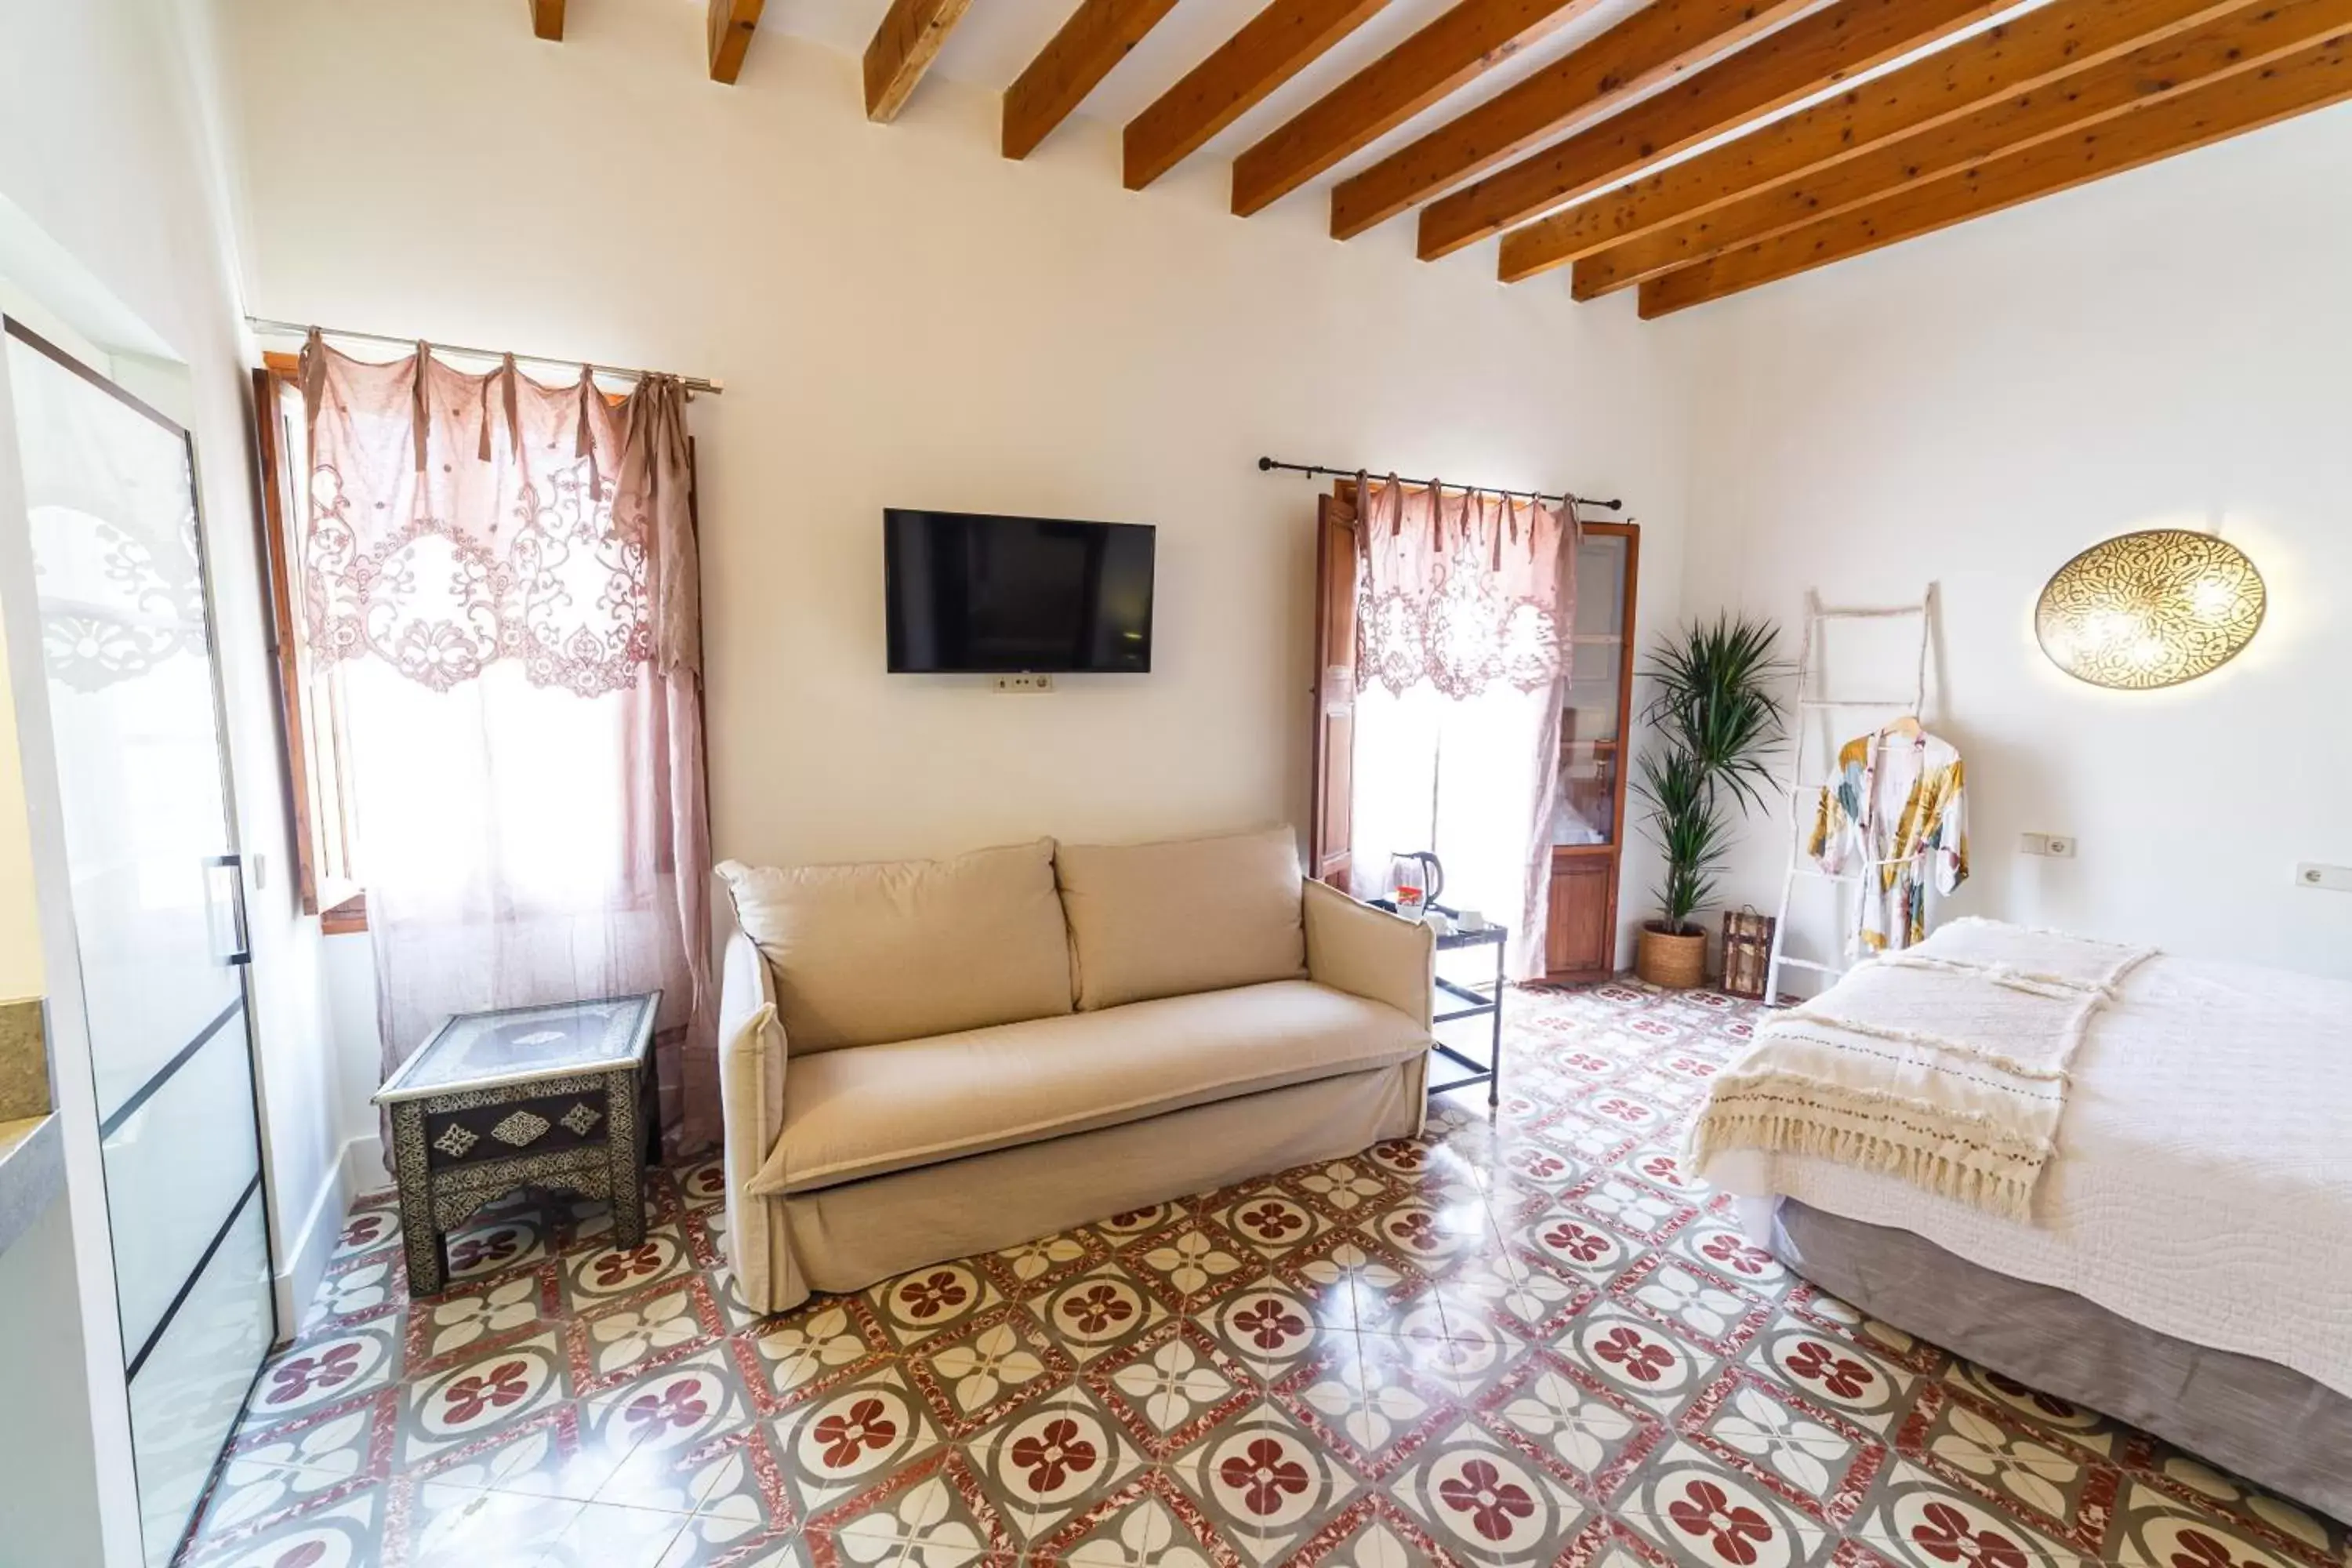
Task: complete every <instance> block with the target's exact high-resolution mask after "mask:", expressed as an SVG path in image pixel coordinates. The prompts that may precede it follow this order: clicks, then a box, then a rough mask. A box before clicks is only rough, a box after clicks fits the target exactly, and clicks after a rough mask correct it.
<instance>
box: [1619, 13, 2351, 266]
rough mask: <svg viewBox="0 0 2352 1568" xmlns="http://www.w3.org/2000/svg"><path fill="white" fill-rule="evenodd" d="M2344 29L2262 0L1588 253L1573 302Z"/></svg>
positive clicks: (2341, 23)
mask: <svg viewBox="0 0 2352 1568" xmlns="http://www.w3.org/2000/svg"><path fill="white" fill-rule="evenodd" d="M2028 19H2031V18H2030V17H2029V18H2028ZM2347 30H2352V0H2284V4H2270V3H2268V0H2264V3H2263V4H2262V5H2252V6H2247V7H2243V8H2241V9H2239V10H2237V11H2236V12H2234V13H2231V14H2230V15H2228V16H2222V17H2221V18H2220V19H2219V20H2216V21H2212V22H2209V23H2207V24H2206V25H2205V26H2201V27H2198V28H2195V29H2193V30H2192V31H2189V32H2187V33H2183V34H2179V35H2178V36H2176V37H2170V38H2167V39H2165V40H2164V41H2162V42H2160V43H2156V44H2150V45H2148V46H2147V47H2144V48H2138V49H2134V50H2132V51H2131V52H2130V53H2128V54H2126V55H2123V56H2120V57H2116V58H2109V59H2107V60H2105V61H2104V62H2102V63H2099V64H2096V65H2094V66H2092V67H2091V68H2089V69H2086V70H2083V71H2077V72H2074V73H2071V74H2069V75H2067V76H2064V77H2062V78H2060V79H2056V80H2054V81H2051V82H2047V83H2045V84H2043V85H2042V86H2040V87H2037V88H2035V89H2032V90H2031V91H2028V92H2024V93H2021V94H2017V95H2015V96H2012V97H2009V98H2004V99H2000V100H1995V101H1994V102H1992V103H1990V104H1988V105H1986V106H1984V107H1982V108H1980V109H1979V110H1977V111H1976V112H1974V113H1972V114H1968V115H1964V116H1961V117H1960V118H1958V119H1957V120H1952V121H1943V122H1939V123H1937V124H1936V125H1933V126H1931V127H1929V128H1928V129H1927V130H1926V131H1923V132H1919V133H1918V134H1916V135H1913V136H1906V137H1904V138H1902V139H1900V140H1898V141H1894V142H1887V143H1885V145H1883V146H1879V147H1876V148H1874V149H1873V150H1872V151H1870V152H1867V153H1863V154H1862V155H1860V156H1858V157H1854V158H1850V159H1845V160H1842V161H1840V162H1838V163H1832V164H1829V165H1827V166H1825V167H1822V168H1820V169H1817V170H1815V171H1814V172H1813V173H1811V174H1808V175H1807V176H1805V177H1804V178H1803V179H1801V180H1798V181H1796V182H1794V183H1792V184H1782V185H1777V186H1773V187H1770V188H1768V189H1765V190H1760V191H1756V192H1753V193H1751V194H1749V195H1746V196H1743V197H1741V198H1739V199H1738V200H1737V201H1734V202H1731V203H1729V204H1727V205H1723V206H1719V207H1717V208H1715V209H1713V210H1712V211H1709V212H1707V213H1706V214H1704V215H1702V216H1698V217H1695V218H1692V219H1690V220H1688V221H1687V222H1685V223H1680V224H1675V225H1672V226H1668V227H1666V228H1663V229H1659V230H1656V231H1654V232H1652V233H1649V234H1645V235H1643V236H1642V237H1639V238H1636V239H1631V240H1628V241H1626V242H1624V243H1623V244H1622V245H1614V246H1611V247H1609V248H1607V249H1605V250H1600V251H1596V252H1594V253H1593V254H1591V255H1590V256H1587V257H1584V258H1581V259H1580V260H1579V261H1578V262H1577V263H1576V289H1575V291H1576V297H1577V298H1578V299H1580V300H1590V299H1592V298H1595V297H1596V296H1599V295H1601V294H1605V293H1608V292H1611V291H1612V290H1613V289H1624V288H1629V287H1631V286H1632V285H1633V284H1636V283H1639V282H1642V281H1643V280H1644V279H1650V278H1654V277H1657V276H1658V275H1660V274H1661V273H1665V272H1670V271H1673V270H1674V269H1675V268H1678V267H1686V266H1689V265H1691V264H1692V263H1693V262H1697V261H1704V260H1706V259H1707V258H1710V257H1713V256H1718V255H1721V254H1722V253H1723V252H1725V251H1727V250H1731V249H1734V248H1736V247H1738V246H1741V245H1745V244H1749V243H1752V242H1754V241H1757V240H1760V239H1769V238H1771V237H1773V236H1775V235H1779V234H1785V233H1787V232H1789V231H1790V230H1791V229H1796V228H1801V227H1803V226H1805V225H1807V224H1810V223H1814V222H1818V221H1819V220H1821V219H1822V218H1827V217H1833V216H1837V215H1838V214H1840V213H1844V212H1851V211H1853V209H1855V208H1857V207H1860V206H1863V205H1866V204H1867V203H1869V202H1872V201H1874V200H1876V199H1878V198H1879V197H1881V196H1884V195H1886V194H1887V193H1889V192H1890V191H1895V190H1900V189H1901V188H1903V187H1904V186H1905V185H1906V184H1915V183H1916V182H1919V181H1923V180H1932V179H1935V178H1937V177H1938V176H1940V175H1943V174H1952V173H1954V172H1956V171H1958V170H1960V169H1963V168H1966V167H1968V166H1969V164H1971V163H1981V162H1983V161H1984V160H1986V159H1988V158H1995V157H1999V156H2001V155H2002V154H2004V153H2013V152H2016V151H2019V150H2020V149H2022V148H2025V147H2030V146H2032V145H2034V144H2035V143H2037V142H2047V141H2050V140H2052V139H2053V138H2055V137H2060V136H2063V135H2065V134H2067V133H2068V132H2074V131H2079V130H2084V129H2087V128H2088V127H2090V126H2093V125H2095V124H2098V123H2099V122H2100V121H2106V120H2112V119H2114V118H2116V116H2118V115H2122V114H2127V113H2129V112H2131V111H2132V110H2136V109H2137V108H2139V107H2141V106H2142V105H2144V104H2148V103H2154V102H2158V101H2160V100H2164V99H2167V98H2173V97H2177V96H2179V94H2181V93H2183V92H2187V91H2189V90H2190V89H2194V88H2196V87H2199V86H2201V85H2203V84H2204V83H2207V82H2210V81H2216V80H2219V79H2221V78H2223V77H2229V76H2235V75H2237V74H2239V73H2240V72H2242V71H2249V70H2254V69H2257V68H2260V67H2263V66H2265V65H2268V64H2270V63H2271V62H2272V61H2273V60H2276V59H2280V58H2284V57H2285V56H2287V55H2290V54H2293V53H2294V52H2295V51H2296V50H2298V49H2303V48H2306V47H2310V46H2311V45H2313V44H2315V43H2316V42H2318V41H2320V40H2322V39H2324V38H2326V37H2333V36H2334V35H2336V34H2337V33H2340V32H2344V31H2347Z"/></svg>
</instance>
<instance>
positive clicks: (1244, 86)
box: [1126, 0, 1389, 191]
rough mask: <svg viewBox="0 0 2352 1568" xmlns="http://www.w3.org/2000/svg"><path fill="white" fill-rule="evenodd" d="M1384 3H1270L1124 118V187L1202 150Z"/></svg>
mask: <svg viewBox="0 0 2352 1568" xmlns="http://www.w3.org/2000/svg"><path fill="white" fill-rule="evenodd" d="M1388 3H1389V0H1274V4H1273V5H1268V6H1267V7H1266V8H1265V10H1263V11H1260V12H1259V13H1258V14H1257V15H1256V16H1253V17H1251V18H1250V19H1249V20H1248V21H1247V22H1245V23H1244V24H1243V26H1242V28H1241V30H1240V31H1239V32H1237V33H1235V34H1234V36H1233V37H1230V38H1228V39H1226V40H1225V42H1224V44H1223V46H1222V47H1219V48H1218V49H1217V50H1216V51H1215V52H1214V53H1213V54H1212V55H1210V56H1209V58H1207V59H1204V60H1202V62H1201V63H1200V64H1199V65H1197V66H1194V67H1193V68H1192V69H1191V70H1189V71H1187V72H1185V73H1184V79H1182V80H1181V81H1180V82H1178V83H1177V84H1176V85H1175V86H1174V87H1171V88H1170V89H1168V90H1167V91H1166V92H1164V93H1161V94H1160V98H1159V100H1158V101H1157V102H1155V103H1153V104H1152V105H1151V107H1150V108H1149V109H1147V110H1144V111H1143V112H1142V113H1140V114H1139V115H1137V116H1136V117H1135V118H1134V119H1133V120H1130V121H1128V122H1127V139H1126V164H1127V167H1126V183H1127V188H1128V189H1129V190H1130V191H1139V190H1141V189H1143V187H1144V186H1146V185H1148V184H1150V183H1151V182H1152V181H1154V180H1156V179H1158V178H1159V177H1160V175H1162V174H1166V173H1167V172H1168V171H1169V170H1171V169H1172V168H1174V167H1175V166H1176V165H1177V164H1179V163H1182V162H1183V161H1184V160H1185V159H1187V158H1189V157H1191V156H1192V154H1193V153H1197V152H1199V151H1200V150H1201V147H1202V143H1204V142H1207V141H1208V140H1209V139H1210V138H1211V137H1213V136H1214V135H1215V134H1216V133H1217V132H1220V131H1223V129H1224V128H1225V127H1226V126H1228V125H1231V124H1232V123H1233V122H1234V121H1236V120H1239V119H1240V118H1241V117H1242V116H1243V115H1244V114H1246V113H1247V112H1249V110H1251V109H1253V108H1255V106H1256V105H1257V104H1258V103H1260V102H1261V101H1263V100H1265V96H1266V94H1268V93H1270V92H1272V91H1273V90H1274V89H1276V88H1278V87H1280V86H1281V85H1282V84H1283V83H1284V82H1286V81H1288V80H1289V79H1291V78H1292V77H1294V76H1297V74H1298V73H1299V72H1300V71H1301V70H1304V69H1305V68H1307V66H1308V65H1309V64H1311V63H1312V62H1313V61H1315V60H1317V59H1318V58H1321V57H1322V55H1323V52H1324V51H1325V50H1327V49H1328V48H1329V47H1331V46H1332V45H1334V44H1336V43H1338V42H1339V40H1340V39H1342V38H1344V37H1347V36H1348V35H1349V34H1350V33H1352V32H1354V31H1355V30H1356V29H1357V28H1358V27H1360V26H1363V25H1364V23H1365V22H1367V21H1369V20H1370V18H1371V16H1372V15H1373V14H1374V13H1375V12H1377V11H1379V10H1380V8H1381V6H1383V5H1387V4H1388Z"/></svg>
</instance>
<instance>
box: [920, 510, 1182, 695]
mask: <svg viewBox="0 0 2352 1568" xmlns="http://www.w3.org/2000/svg"><path fill="white" fill-rule="evenodd" d="M1151 553H1152V530H1151V528H1150V525H1149V524H1145V523H1133V522H1065V521H1057V520H1055V519H1052V518H1043V517H994V516H990V515H987V514H984V513H980V512H965V511H913V510H906V509H904V508H899V507H891V508H888V509H887V510H884V512H883V513H882V578H883V589H884V593H885V594H886V595H887V599H888V620H889V640H890V669H891V672H892V673H893V674H948V673H981V674H1018V673H1022V672H1024V671H1031V670H1055V671H1080V670H1089V671H1108V672H1114V673H1119V674H1141V673H1143V672H1145V671H1148V670H1149V669H1150V668H1151Z"/></svg>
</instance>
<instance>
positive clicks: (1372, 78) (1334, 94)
mask: <svg viewBox="0 0 2352 1568" xmlns="http://www.w3.org/2000/svg"><path fill="white" fill-rule="evenodd" d="M1592 4H1594V0H1461V3H1460V4H1459V5H1455V6H1454V8H1453V9H1452V10H1450V11H1447V12H1446V13H1444V15H1443V16H1439V17H1438V18H1437V19H1436V20H1434V21H1433V22H1431V23H1430V24H1429V25H1428V26H1425V27H1423V28H1422V29H1421V31H1419V32H1417V33H1415V34H1413V35H1412V37H1409V38H1407V39H1405V40H1404V42H1402V43H1401V44H1399V45H1398V46H1397V47H1395V48H1392V49H1391V50H1390V51H1389V52H1388V53H1387V54H1384V55H1382V56H1381V58H1379V59H1376V60H1374V61H1373V62H1372V63H1371V64H1370V65H1368V66H1366V67H1365V68H1363V69H1362V70H1360V71H1358V72H1357V73H1356V74H1355V75H1354V76H1351V77H1349V79H1347V80H1346V81H1343V82H1341V83H1340V84H1339V86H1338V87H1335V88H1333V89H1331V90H1330V91H1329V92H1328V93H1326V94H1324V95H1323V96H1322V97H1321V98H1319V99H1318V100H1316V101H1315V102H1313V103H1311V104H1308V105H1307V107H1306V108H1305V109H1303V110H1299V111H1298V113H1297V114H1296V115H1294V116H1292V117H1291V119H1290V120H1289V121H1286V122H1285V123H1284V124H1282V125H1280V126H1277V127H1276V128H1275V129H1274V130H1273V131H1272V132H1268V133H1267V134H1266V136H1265V139H1264V140H1262V141H1260V142H1258V144H1257V145H1256V146H1255V147H1252V148H1251V149H1250V150H1249V151H1248V152H1246V153H1243V154H1242V155H1241V156H1240V157H1238V158H1236V159H1234V214H1235V215H1236V216H1242V217H1247V216H1249V215H1250V214H1252V213H1254V212H1258V211H1260V210H1262V209H1264V208H1265V207H1266V206H1268V205H1271V204H1273V203H1274V202H1276V201H1278V200H1279V199H1281V198H1282V197H1284V196H1286V195H1289V194H1290V193H1291V192H1293V191H1295V190H1297V188H1298V187H1299V186H1301V185H1303V184H1306V183H1307V181H1309V180H1311V179H1313V178H1314V177H1315V176H1316V175H1318V174H1322V173H1323V172H1324V171H1325V170H1327V169H1328V168H1330V167H1331V166H1332V165H1333V164H1335V163H1339V161H1340V160H1341V159H1343V158H1346V157H1348V156H1349V155H1350V154H1351V153H1357V152H1360V151H1361V150H1362V149H1363V148H1365V147H1367V146H1369V145H1370V144H1371V142H1374V141H1376V140H1378V139H1379V138H1380V137H1381V136H1384V135H1386V134H1388V132H1391V131H1393V130H1395V129H1396V128H1397V127H1398V126H1400V125H1402V124H1403V123H1404V122H1405V121H1408V120H1410V119H1412V117H1413V116H1414V115H1416V114H1419V113H1420V112H1421V111H1422V110H1424V109H1427V108H1428V107H1429V106H1430V105H1431V104H1433V103H1435V102H1436V101H1437V100H1439V99H1441V98H1444V96H1445V95H1446V94H1448V93H1450V92H1452V91H1453V90H1454V89H1456V88H1458V87H1460V86H1462V85H1463V84H1464V83H1465V82H1467V81H1469V80H1471V79H1473V78H1475V77H1476V76H1478V75H1479V74H1480V73H1481V72H1483V71H1486V70H1488V69H1490V68H1493V67H1495V66H1497V65H1500V64H1501V63H1502V62H1503V61H1505V60H1507V59H1508V58H1511V56H1513V55H1515V54H1517V53H1518V52H1519V50H1521V49H1523V48H1525V47H1527V46H1528V45H1529V44H1531V43H1533V42H1535V41H1536V40H1537V39H1538V38H1540V37H1543V36H1544V35H1545V34H1547V33H1549V32H1550V31H1552V30H1553V29H1554V28H1556V27H1559V26H1562V25H1563V24H1565V23H1566V22H1568V21H1569V20H1570V18H1571V17H1573V16H1576V15H1577V14H1578V13H1580V12H1581V11H1583V10H1584V9H1586V8H1587V7H1588V6H1590V5H1592Z"/></svg>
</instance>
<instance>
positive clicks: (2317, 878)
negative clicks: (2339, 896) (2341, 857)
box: [2294, 860, 2352, 893]
mask: <svg viewBox="0 0 2352 1568" xmlns="http://www.w3.org/2000/svg"><path fill="white" fill-rule="evenodd" d="M2294 885H2295V886H2296V887H2298V888H2318V889H2324V890H2326V891H2327V892H2331V893H2352V866H2322V865H2320V864H2319V863H2317V862H2316V861H2313V860H2305V862H2303V863H2302V864H2301V865H2299V866H2297V867H2296V868H2294Z"/></svg>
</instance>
